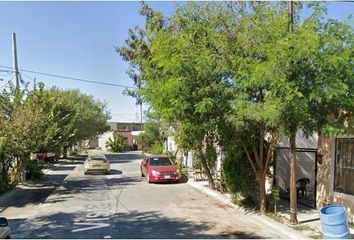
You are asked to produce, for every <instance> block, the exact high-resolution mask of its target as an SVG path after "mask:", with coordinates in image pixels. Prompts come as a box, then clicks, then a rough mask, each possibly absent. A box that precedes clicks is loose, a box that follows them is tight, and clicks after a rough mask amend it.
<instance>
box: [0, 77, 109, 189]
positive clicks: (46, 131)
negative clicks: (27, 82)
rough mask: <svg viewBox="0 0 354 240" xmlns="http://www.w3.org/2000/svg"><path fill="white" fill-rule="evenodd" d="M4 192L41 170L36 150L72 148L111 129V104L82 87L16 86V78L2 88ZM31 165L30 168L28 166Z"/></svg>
mask: <svg viewBox="0 0 354 240" xmlns="http://www.w3.org/2000/svg"><path fill="white" fill-rule="evenodd" d="M0 108H1V112H0V169H1V172H0V175H1V177H0V192H1V191H5V190H6V189H8V188H11V186H13V185H15V184H17V183H19V182H20V181H21V180H23V178H24V176H25V175H27V177H29V178H38V177H40V176H41V168H42V167H43V166H42V163H37V162H35V161H32V160H31V159H30V158H31V154H34V153H46V152H51V153H55V154H56V155H57V156H61V155H62V156H63V157H66V155H67V150H68V148H69V147H71V146H72V145H74V144H76V143H77V142H79V141H81V140H86V139H89V138H91V137H95V136H97V135H98V134H100V133H103V132H105V131H106V130H107V126H106V122H107V120H108V118H109V114H108V111H107V109H106V105H105V104H104V103H101V102H99V101H96V100H94V99H93V97H92V96H89V95H86V94H83V93H80V91H79V90H62V89H59V88H56V87H53V88H50V89H46V88H45V87H44V84H43V83H39V84H38V85H37V86H35V88H34V90H30V89H28V87H25V88H23V89H21V90H20V89H17V88H16V87H14V86H13V85H12V84H11V82H9V84H8V87H5V88H4V89H3V90H2V92H1V93H0ZM25 170H27V171H25Z"/></svg>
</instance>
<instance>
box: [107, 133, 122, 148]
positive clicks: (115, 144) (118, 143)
mask: <svg viewBox="0 0 354 240" xmlns="http://www.w3.org/2000/svg"><path fill="white" fill-rule="evenodd" d="M126 142H127V138H126V137H124V136H122V135H121V134H117V135H115V136H114V137H113V140H112V139H111V138H109V139H108V142H107V143H106V147H107V148H108V149H109V150H110V151H112V152H122V151H123V150H124V147H125V144H126Z"/></svg>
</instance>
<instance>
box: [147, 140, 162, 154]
mask: <svg viewBox="0 0 354 240" xmlns="http://www.w3.org/2000/svg"><path fill="white" fill-rule="evenodd" d="M147 152H148V153H151V154H162V153H163V145H162V143H161V142H159V141H155V143H154V144H153V145H151V146H150V147H149V148H148V149H147Z"/></svg>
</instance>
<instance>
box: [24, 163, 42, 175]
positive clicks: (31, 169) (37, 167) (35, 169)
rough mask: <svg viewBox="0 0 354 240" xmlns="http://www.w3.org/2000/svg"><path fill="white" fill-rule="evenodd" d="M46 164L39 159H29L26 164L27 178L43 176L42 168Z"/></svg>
mask: <svg viewBox="0 0 354 240" xmlns="http://www.w3.org/2000/svg"><path fill="white" fill-rule="evenodd" d="M43 168H44V164H43V163H41V162H37V161H28V162H27V164H26V178H27V179H38V178H41V177H42V176H43V175H44V174H43V172H42V169H43Z"/></svg>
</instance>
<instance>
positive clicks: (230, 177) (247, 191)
mask: <svg viewBox="0 0 354 240" xmlns="http://www.w3.org/2000/svg"><path fill="white" fill-rule="evenodd" d="M223 171H224V174H223V175H224V181H225V184H226V187H227V189H228V190H229V191H230V192H231V193H233V194H241V195H242V196H243V197H244V198H246V199H248V200H249V201H251V202H256V201H257V200H258V184H257V181H255V178H256V176H255V174H254V172H253V171H252V169H251V166H250V165H249V163H248V161H247V159H246V156H245V154H244V153H243V151H242V150H241V149H237V147H236V146H235V147H231V148H230V149H228V151H227V152H226V153H225V160H224V163H223Z"/></svg>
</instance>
